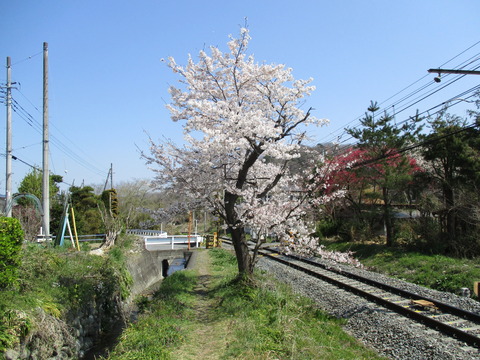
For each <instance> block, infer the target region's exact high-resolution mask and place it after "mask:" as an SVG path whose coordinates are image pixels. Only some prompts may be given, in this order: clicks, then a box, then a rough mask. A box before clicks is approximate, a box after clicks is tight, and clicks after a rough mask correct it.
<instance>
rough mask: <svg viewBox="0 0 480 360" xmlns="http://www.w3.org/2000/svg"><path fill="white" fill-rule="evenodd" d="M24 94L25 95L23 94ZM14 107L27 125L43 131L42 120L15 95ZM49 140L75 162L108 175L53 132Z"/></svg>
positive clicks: (96, 172)
mask: <svg viewBox="0 0 480 360" xmlns="http://www.w3.org/2000/svg"><path fill="white" fill-rule="evenodd" d="M22 95H23V94H22ZM23 96H24V97H25V95H23ZM32 105H33V104H32ZM12 109H13V110H14V111H15V112H16V113H17V115H18V116H19V117H20V118H21V119H23V120H24V121H25V122H26V123H27V125H29V126H31V127H32V128H33V129H34V130H35V131H36V132H38V133H40V134H41V133H42V132H43V126H42V125H41V124H40V122H38V121H37V120H36V119H35V118H34V117H33V116H32V115H31V114H30V113H29V112H28V111H27V110H25V108H23V107H22V106H21V105H20V104H19V103H18V101H17V100H15V99H14V98H13V97H12ZM35 109H36V110H37V111H39V110H38V108H37V107H35ZM52 127H54V128H55V129H57V128H56V127H55V126H54V125H53V124H52ZM57 130H58V129H57ZM60 133H61V132H60ZM49 140H50V142H51V143H52V145H54V146H55V147H56V148H57V149H59V150H60V151H61V152H63V153H64V154H65V155H67V156H68V157H69V158H71V159H72V160H74V161H75V162H77V163H78V164H79V165H81V166H83V167H84V168H86V169H87V170H89V171H91V172H92V173H94V174H96V175H99V176H102V177H104V176H105V175H106V172H105V171H102V170H100V169H99V168H97V167H96V166H95V165H93V164H92V163H90V162H88V161H87V160H85V159H84V158H83V157H81V156H80V155H78V154H77V153H76V152H75V151H73V150H72V149H71V148H70V147H68V146H67V145H65V144H64V143H63V142H62V141H61V140H60V139H58V138H57V137H56V136H55V135H53V134H51V135H50V139H49ZM50 156H51V154H50Z"/></svg>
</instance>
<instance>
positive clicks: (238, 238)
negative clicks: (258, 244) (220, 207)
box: [224, 191, 253, 278]
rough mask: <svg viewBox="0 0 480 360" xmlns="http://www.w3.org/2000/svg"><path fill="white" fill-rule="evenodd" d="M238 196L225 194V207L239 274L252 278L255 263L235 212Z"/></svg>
mask: <svg viewBox="0 0 480 360" xmlns="http://www.w3.org/2000/svg"><path fill="white" fill-rule="evenodd" d="M237 199H238V196H236V195H234V194H231V193H229V192H228V191H226V192H225V198H224V205H225V215H226V221H227V226H228V230H229V231H230V234H231V235H232V242H233V247H234V248H235V255H236V257H237V263H238V273H239V276H240V277H247V278H250V277H251V276H252V275H253V261H252V257H251V256H250V253H249V251H248V245H247V240H246V238H245V229H244V227H243V226H242V225H241V224H240V221H239V220H238V216H237V213H236V212H235V202H236V201H237Z"/></svg>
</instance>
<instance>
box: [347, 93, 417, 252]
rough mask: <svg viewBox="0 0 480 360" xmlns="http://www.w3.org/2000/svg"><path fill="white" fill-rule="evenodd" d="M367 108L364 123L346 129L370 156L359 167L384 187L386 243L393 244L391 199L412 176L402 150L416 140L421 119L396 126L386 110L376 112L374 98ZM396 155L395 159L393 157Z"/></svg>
mask: <svg viewBox="0 0 480 360" xmlns="http://www.w3.org/2000/svg"><path fill="white" fill-rule="evenodd" d="M367 110H368V111H367V112H366V113H365V116H364V117H363V118H362V119H361V120H360V123H361V127H360V128H347V129H346V131H347V133H348V134H349V135H351V136H352V137H353V138H355V139H356V140H357V141H358V143H357V146H358V148H360V149H361V150H364V151H365V152H366V157H367V158H369V159H370V160H367V161H366V162H365V163H364V164H362V163H359V164H357V165H356V169H357V171H361V172H362V174H363V176H366V177H368V178H369V179H371V180H372V184H371V185H372V186H375V187H378V188H379V189H380V190H381V194H380V196H381V199H382V202H383V220H384V224H385V233H386V243H387V245H388V246H392V245H393V239H394V233H393V223H392V210H391V205H392V200H393V198H394V195H395V194H396V193H397V192H398V191H399V190H401V189H403V188H405V186H406V185H407V184H408V182H409V181H410V180H411V171H412V164H411V162H410V159H409V158H408V157H407V156H406V155H405V154H403V152H402V153H401V152H399V150H401V149H403V148H404V147H405V146H406V145H409V144H412V143H413V142H414V141H415V140H416V138H417V136H418V133H419V132H420V130H421V126H418V123H419V121H421V120H422V119H421V118H420V117H419V116H418V114H417V115H416V116H415V117H412V118H410V120H409V121H406V122H404V123H403V124H402V125H401V126H396V125H395V124H394V121H393V120H394V118H393V117H392V116H391V115H389V114H388V113H387V112H383V114H381V115H377V112H378V111H379V110H380V108H379V107H378V106H377V103H376V102H371V104H370V106H369V107H368V109H367ZM393 159H395V161H392V160H393ZM372 164H375V166H372ZM362 165H368V166H362Z"/></svg>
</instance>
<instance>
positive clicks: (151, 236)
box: [127, 229, 203, 250]
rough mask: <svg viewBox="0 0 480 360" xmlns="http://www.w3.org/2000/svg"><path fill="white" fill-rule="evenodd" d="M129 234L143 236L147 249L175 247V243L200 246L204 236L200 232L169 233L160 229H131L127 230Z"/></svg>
mask: <svg viewBox="0 0 480 360" xmlns="http://www.w3.org/2000/svg"><path fill="white" fill-rule="evenodd" d="M127 232H128V233H129V234H135V235H139V236H142V237H143V239H144V241H145V248H146V249H147V250H161V249H165V248H170V249H175V245H177V247H178V245H183V246H182V247H185V244H187V245H188V244H190V245H191V246H195V247H197V248H198V247H199V245H200V243H202V242H203V236H201V235H198V234H191V235H167V233H166V232H164V231H160V230H142V229H131V230H127Z"/></svg>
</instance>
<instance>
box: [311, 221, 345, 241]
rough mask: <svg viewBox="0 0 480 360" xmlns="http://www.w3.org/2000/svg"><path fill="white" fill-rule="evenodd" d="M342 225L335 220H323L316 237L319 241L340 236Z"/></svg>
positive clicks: (318, 225)
mask: <svg viewBox="0 0 480 360" xmlns="http://www.w3.org/2000/svg"><path fill="white" fill-rule="evenodd" d="M339 227H340V223H339V222H337V221H335V220H330V219H322V220H320V221H319V222H318V224H317V229H316V235H317V236H318V238H319V239H324V238H326V237H332V236H335V235H337V234H338V230H339Z"/></svg>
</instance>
